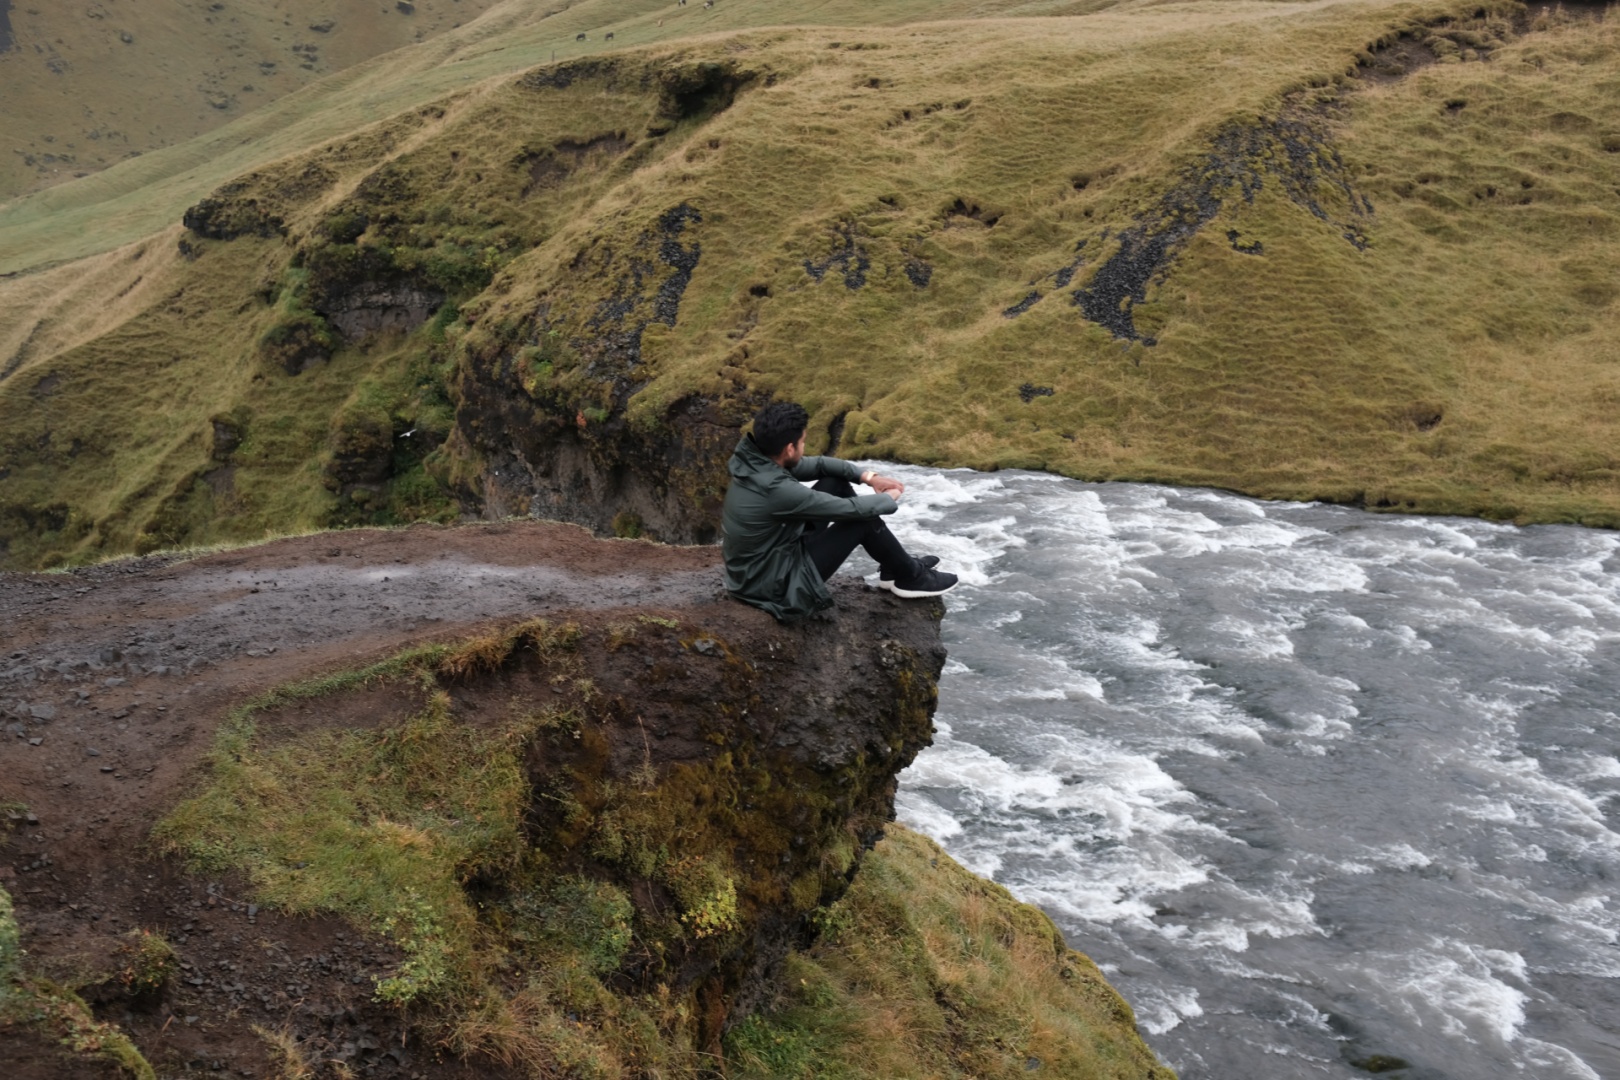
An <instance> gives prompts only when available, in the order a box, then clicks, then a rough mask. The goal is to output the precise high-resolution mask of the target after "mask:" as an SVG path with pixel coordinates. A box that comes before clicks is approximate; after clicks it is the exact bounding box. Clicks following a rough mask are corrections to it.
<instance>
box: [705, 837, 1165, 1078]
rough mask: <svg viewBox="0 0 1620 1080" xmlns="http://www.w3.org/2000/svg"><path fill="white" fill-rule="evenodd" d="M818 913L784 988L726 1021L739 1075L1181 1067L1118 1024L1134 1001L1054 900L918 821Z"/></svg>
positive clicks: (1000, 1073)
mask: <svg viewBox="0 0 1620 1080" xmlns="http://www.w3.org/2000/svg"><path fill="white" fill-rule="evenodd" d="M822 922H823V926H824V932H823V937H822V940H821V941H820V942H819V943H818V944H817V945H816V946H815V947H813V948H812V949H810V950H809V951H808V952H806V953H800V954H796V955H795V956H794V957H793V958H792V959H791V960H790V961H789V964H788V969H787V971H786V972H785V973H784V978H783V986H784V987H785V988H786V989H785V991H784V993H783V995H782V997H781V999H780V1000H779V1001H777V1002H776V1003H775V1004H774V1006H772V1007H771V1008H770V1009H768V1010H766V1011H764V1012H762V1013H760V1014H758V1015H756V1016H754V1017H752V1018H750V1019H749V1020H746V1021H744V1022H743V1023H742V1024H740V1025H739V1026H738V1027H737V1028H736V1029H734V1030H733V1031H732V1033H731V1035H730V1036H729V1037H728V1039H727V1057H728V1061H729V1062H730V1064H731V1066H732V1071H731V1073H730V1075H734V1076H738V1077H746V1078H750V1080H752V1078H759V1080H764V1078H767V1077H769V1078H771V1080H788V1078H793V1080H799V1078H807V1077H817V1078H827V1080H832V1078H837V1080H866V1078H871V1080H909V1078H912V1077H916V1078H919V1080H920V1078H923V1077H944V1078H954V1077H963V1078H965V1077H1007V1078H1012V1077H1019V1076H1025V1075H1028V1073H1029V1071H1030V1070H1031V1069H1032V1068H1039V1069H1040V1070H1041V1071H1042V1072H1050V1073H1051V1074H1052V1075H1056V1076H1064V1077H1074V1078H1076V1080H1082V1078H1092V1077H1095V1078H1098V1080H1102V1078H1105V1077H1115V1076H1158V1077H1163V1078H1165V1080H1169V1078H1170V1077H1171V1076H1172V1073H1171V1072H1170V1070H1169V1069H1167V1068H1164V1067H1163V1066H1162V1065H1158V1064H1156V1060H1155V1058H1154V1057H1153V1054H1152V1052H1151V1051H1149V1050H1148V1049H1147V1048H1146V1047H1145V1046H1143V1045H1142V1044H1141V1042H1140V1041H1139V1040H1136V1039H1135V1038H1124V1039H1122V1038H1120V1037H1119V1035H1120V1032H1121V1031H1127V1032H1128V1031H1130V1030H1131V1028H1132V1025H1133V1024H1134V1022H1135V1021H1134V1018H1133V1017H1132V1014H1131V1010H1130V1007H1129V1006H1128V1005H1126V1004H1125V1002H1124V1001H1123V1000H1122V999H1121V998H1120V997H1119V995H1118V994H1116V993H1115V992H1114V990H1113V989H1112V988H1111V987H1110V986H1109V985H1108V984H1107V982H1106V981H1105V980H1104V979H1103V977H1102V974H1101V972H1099V971H1098V970H1097V968H1096V966H1095V965H1094V964H1092V963H1091V961H1090V960H1088V959H1087V958H1086V957H1084V956H1082V955H1081V954H1079V953H1077V952H1073V951H1071V950H1070V949H1069V948H1068V947H1067V946H1066V945H1065V944H1064V942H1063V939H1062V936H1061V935H1060V934H1059V933H1058V931H1057V929H1056V928H1055V927H1054V926H1053V925H1052V923H1051V921H1050V920H1049V919H1047V918H1046V916H1045V915H1043V914H1042V913H1041V912H1040V911H1039V910H1037V909H1035V908H1033V907H1030V906H1028V905H1026V904H1020V903H1018V902H1017V901H1016V900H1014V899H1013V898H1012V896H1011V895H1009V894H1008V893H1007V891H1006V890H1005V889H1003V888H1001V887H1000V886H998V885H994V884H992V883H990V882H987V881H984V880H983V879H981V878H977V877H975V876H973V875H972V874H969V873H968V872H967V871H966V870H964V869H962V867H961V866H959V865H957V864H956V863H955V862H953V861H952V860H951V858H950V856H948V855H946V854H945V853H944V851H943V850H941V849H940V848H939V846H938V845H937V844H934V843H933V842H932V841H930V840H928V839H927V838H925V837H922V836H919V835H917V834H916V833H913V832H911V831H909V830H907V829H904V828H901V827H899V826H891V827H890V828H889V831H888V834H887V836H886V837H885V838H884V840H883V841H881V842H880V843H879V844H878V845H877V847H876V848H874V849H873V851H872V852H871V854H870V855H868V856H867V858H866V861H865V862H863V863H862V865H861V872H860V875H859V876H858V877H856V879H855V883H854V885H853V886H852V887H851V888H850V891H849V893H848V894H847V895H846V896H845V897H844V898H843V899H842V900H840V901H839V902H838V903H837V904H835V905H833V906H832V907H831V908H830V909H827V911H826V912H825V915H824V917H823V920H822ZM1032 1062H1033V1063H1034V1064H1032Z"/></svg>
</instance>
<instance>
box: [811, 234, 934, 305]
mask: <svg viewBox="0 0 1620 1080" xmlns="http://www.w3.org/2000/svg"><path fill="white" fill-rule="evenodd" d="M833 232H834V234H835V235H837V236H838V237H839V238H840V239H841V240H843V245H842V246H840V247H836V248H834V249H833V252H832V254H831V255H828V256H827V257H826V258H825V259H822V260H821V261H820V262H813V261H811V260H810V259H806V260H804V270H805V273H807V274H809V275H810V276H811V277H812V278H814V279H815V280H816V282H817V283H820V281H821V279H822V278H824V277H826V276H827V271H828V270H831V269H832V268H833V267H835V266H836V267H837V268H838V269H839V270H840V271H842V272H843V275H844V287H845V288H847V289H850V290H851V291H853V290H855V289H859V288H860V287H861V286H862V285H865V284H866V272H867V271H868V270H870V269H871V268H872V259H871V257H870V256H869V255H867V253H866V247H865V245H863V244H861V243H860V242H859V241H858V240H856V238H855V226H854V225H853V224H852V223H850V222H847V221H846V222H844V223H842V224H840V225H837V226H835V227H834V229H833ZM907 273H908V274H909V273H910V268H909V267H908V268H907ZM911 280H912V283H913V284H916V281H917V279H916V278H915V277H913V278H912V279H911ZM927 283H928V282H927V279H926V278H925V279H924V280H923V285H926V284H927ZM921 287H922V286H921V285H919V286H918V288H921Z"/></svg>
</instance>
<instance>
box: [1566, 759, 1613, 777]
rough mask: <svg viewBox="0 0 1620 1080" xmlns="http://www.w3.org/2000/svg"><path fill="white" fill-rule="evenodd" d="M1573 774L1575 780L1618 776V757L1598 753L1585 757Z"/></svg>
mask: <svg viewBox="0 0 1620 1080" xmlns="http://www.w3.org/2000/svg"><path fill="white" fill-rule="evenodd" d="M1582 765H1583V767H1582V768H1581V770H1580V771H1579V772H1577V773H1576V774H1575V778H1576V779H1577V780H1612V779H1616V778H1620V757H1615V756H1614V755H1612V754H1600V755H1596V756H1594V757H1589V758H1587V759H1586V760H1585V761H1584V762H1583V763H1582Z"/></svg>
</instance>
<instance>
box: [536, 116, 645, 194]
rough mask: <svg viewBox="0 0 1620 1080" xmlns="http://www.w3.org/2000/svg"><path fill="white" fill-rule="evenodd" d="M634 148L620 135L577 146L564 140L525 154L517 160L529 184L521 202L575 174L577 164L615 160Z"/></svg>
mask: <svg viewBox="0 0 1620 1080" xmlns="http://www.w3.org/2000/svg"><path fill="white" fill-rule="evenodd" d="M632 145H633V144H632V143H631V141H630V140H629V139H628V138H626V137H625V133H624V132H622V131H619V132H613V133H612V134H608V135H598V136H596V138H594V139H587V140H585V141H584V142H576V141H575V140H573V139H564V140H562V141H561V142H559V143H557V144H556V145H555V146H552V147H550V148H549V149H547V150H544V151H531V152H528V153H525V154H524V155H523V157H522V158H521V159H520V160H519V164H520V165H524V166H526V167H527V168H528V170H529V182H528V184H526V185H525V186H524V188H523V194H522V195H521V196H520V198H524V199H527V198H528V197H529V196H530V195H532V194H533V193H534V192H535V190H536V189H538V188H544V187H553V186H555V185H556V184H558V183H561V182H562V181H563V180H565V179H566V178H567V177H568V176H569V175H570V174H571V173H573V172H574V171H575V170H577V169H578V168H579V166H580V163H581V162H583V161H584V160H585V159H586V158H587V157H589V156H591V155H593V154H594V155H597V156H600V157H603V158H615V157H618V156H619V155H621V154H623V153H624V152H625V151H627V150H629V149H630V147H631V146H632Z"/></svg>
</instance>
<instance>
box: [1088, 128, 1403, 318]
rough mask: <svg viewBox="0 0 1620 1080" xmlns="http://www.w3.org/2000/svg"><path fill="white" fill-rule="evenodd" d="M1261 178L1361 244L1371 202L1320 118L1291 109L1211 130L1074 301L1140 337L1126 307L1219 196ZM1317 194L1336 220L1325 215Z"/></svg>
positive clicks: (1205, 219)
mask: <svg viewBox="0 0 1620 1080" xmlns="http://www.w3.org/2000/svg"><path fill="white" fill-rule="evenodd" d="M1268 178H1269V179H1271V180H1273V181H1275V182H1276V183H1278V184H1279V185H1280V186H1281V188H1282V191H1283V193H1284V194H1286V195H1287V196H1288V199H1289V200H1290V201H1291V202H1293V203H1294V205H1295V206H1298V207H1300V208H1302V209H1304V210H1306V211H1308V212H1309V213H1310V214H1311V215H1312V216H1313V217H1315V218H1318V219H1319V220H1321V221H1325V222H1327V223H1329V224H1330V225H1332V226H1333V227H1334V228H1335V229H1337V230H1339V232H1341V233H1342V234H1343V236H1344V238H1345V239H1346V240H1347V241H1349V242H1350V243H1351V244H1352V245H1354V246H1355V247H1357V248H1365V247H1366V246H1367V241H1366V238H1365V237H1364V236H1363V235H1362V232H1361V227H1360V225H1359V224H1358V223H1359V222H1361V221H1363V220H1365V219H1367V218H1369V217H1371V216H1372V203H1371V202H1369V201H1368V200H1367V198H1366V196H1364V195H1362V194H1360V193H1359V192H1357V191H1356V190H1355V186H1354V184H1353V183H1352V182H1351V179H1350V173H1349V171H1348V170H1347V169H1346V168H1345V164H1344V160H1343V159H1342V158H1341V157H1340V156H1339V152H1338V151H1337V150H1336V149H1334V148H1333V147H1332V146H1331V145H1330V144H1329V143H1328V141H1327V134H1326V132H1325V130H1324V129H1323V124H1322V121H1321V119H1320V118H1319V117H1315V116H1310V115H1307V114H1305V113H1303V112H1298V111H1295V112H1291V113H1285V114H1284V115H1282V116H1279V117H1276V118H1274V119H1271V120H1267V121H1265V122H1263V123H1260V124H1256V125H1254V126H1252V127H1234V128H1229V129H1228V130H1227V131H1225V132H1223V133H1222V134H1221V135H1219V136H1218V137H1217V138H1216V139H1215V143H1214V145H1213V146H1212V147H1211V148H1210V150H1209V152H1208V153H1207V154H1206V155H1205V157H1204V159H1203V160H1202V161H1200V162H1199V163H1198V164H1196V165H1194V166H1193V167H1191V168H1189V169H1188V170H1187V171H1186V172H1185V173H1183V174H1182V179H1181V181H1180V182H1179V183H1178V184H1177V185H1176V186H1175V187H1173V188H1171V189H1170V190H1169V191H1168V192H1166V193H1165V194H1164V195H1163V196H1162V197H1161V198H1160V199H1159V203H1158V205H1157V206H1156V207H1154V208H1153V209H1151V210H1149V211H1147V212H1146V213H1145V214H1142V215H1141V216H1139V217H1138V218H1137V219H1136V223H1135V224H1133V225H1131V226H1130V227H1128V228H1126V229H1123V230H1121V231H1120V232H1119V233H1117V234H1116V237H1115V239H1116V240H1117V243H1118V245H1119V246H1118V248H1117V249H1116V250H1115V251H1114V253H1113V254H1112V255H1111V256H1109V257H1108V259H1107V260H1106V261H1105V262H1104V263H1103V264H1102V265H1101V266H1099V267H1098V268H1097V271H1096V273H1095V274H1093V275H1092V276H1091V279H1090V280H1089V281H1087V282H1086V284H1084V285H1082V286H1081V287H1080V288H1078V289H1076V290H1075V291H1074V294H1073V295H1074V303H1075V304H1076V306H1078V307H1079V308H1080V310H1081V311H1082V312H1083V313H1084V314H1085V317H1086V318H1087V319H1089V320H1091V321H1092V322H1094V323H1096V324H1097V325H1098V326H1101V327H1103V328H1104V329H1106V330H1108V331H1109V332H1110V333H1112V334H1113V335H1114V336H1115V337H1116V338H1124V339H1129V340H1132V341H1135V340H1138V339H1140V338H1141V335H1140V334H1138V333H1137V329H1136V321H1135V318H1134V316H1133V315H1132V312H1131V309H1132V307H1133V306H1134V305H1136V304H1139V303H1141V302H1142V301H1143V300H1145V299H1147V290H1148V288H1149V286H1151V285H1155V284H1158V283H1160V282H1162V281H1163V280H1164V277H1165V275H1166V274H1167V273H1168V272H1169V269H1170V265H1171V263H1172V262H1174V260H1175V257H1176V255H1177V254H1178V253H1179V252H1180V250H1181V249H1182V248H1183V247H1185V246H1186V244H1187V242H1188V241H1189V240H1191V239H1192V238H1193V237H1194V236H1196V235H1197V234H1198V231H1199V230H1200V229H1202V228H1203V227H1204V226H1205V225H1207V224H1209V223H1210V222H1211V221H1213V220H1214V219H1215V217H1216V215H1218V214H1219V213H1220V212H1221V208H1222V207H1223V206H1224V205H1225V203H1226V202H1227V200H1229V199H1231V198H1233V197H1234V196H1241V197H1242V199H1243V200H1244V201H1245V202H1253V201H1254V198H1255V196H1256V195H1258V194H1259V193H1260V191H1261V189H1262V188H1263V187H1264V186H1265V183H1266V180H1267V179H1268ZM1324 201H1326V202H1328V203H1330V204H1331V205H1332V206H1333V210H1334V213H1335V214H1339V215H1341V216H1342V218H1343V219H1342V220H1341V219H1340V218H1336V217H1335V216H1333V214H1330V213H1329V210H1328V208H1327V207H1324V206H1323V202H1324ZM1147 343H1148V344H1151V341H1149V342H1147Z"/></svg>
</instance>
